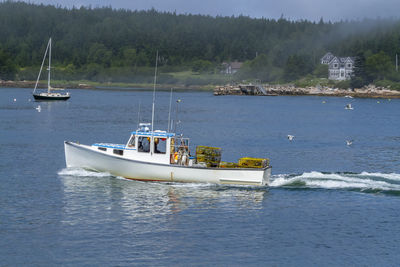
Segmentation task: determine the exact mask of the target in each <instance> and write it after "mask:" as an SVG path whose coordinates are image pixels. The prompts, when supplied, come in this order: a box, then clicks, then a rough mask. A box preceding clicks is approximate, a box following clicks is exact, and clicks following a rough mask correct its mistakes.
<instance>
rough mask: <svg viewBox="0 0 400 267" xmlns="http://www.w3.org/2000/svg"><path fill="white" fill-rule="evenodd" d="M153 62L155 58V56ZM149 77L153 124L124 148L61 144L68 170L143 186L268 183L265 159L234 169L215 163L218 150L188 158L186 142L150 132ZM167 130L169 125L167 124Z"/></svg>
mask: <svg viewBox="0 0 400 267" xmlns="http://www.w3.org/2000/svg"><path fill="white" fill-rule="evenodd" d="M157 58H158V53H157ZM156 73H157V61H156V70H155V75H154V76H155V77H154V90H153V107H152V123H140V124H139V128H138V129H137V130H136V131H133V132H132V133H131V135H130V137H129V140H128V142H127V143H126V144H110V143H95V144H93V145H84V144H80V143H77V142H70V141H65V142H64V149H65V161H66V165H67V167H68V168H74V167H78V168H85V169H89V170H94V171H99V172H108V173H110V174H112V175H115V176H121V177H124V178H127V179H133V180H142V181H163V182H189V183H216V184H241V185H258V186H264V185H268V184H269V179H270V176H271V166H269V161H268V159H253V158H242V159H241V160H239V164H235V163H230V164H227V163H225V164H223V163H221V162H220V159H221V158H220V157H221V154H220V149H218V148H211V147H199V146H198V147H197V148H196V157H193V156H192V155H191V154H190V150H189V138H183V136H182V135H176V134H175V133H171V132H169V131H161V130H154V127H153V126H154V103H155V84H156ZM168 128H169V122H168Z"/></svg>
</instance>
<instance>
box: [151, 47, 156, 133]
mask: <svg viewBox="0 0 400 267" xmlns="http://www.w3.org/2000/svg"><path fill="white" fill-rule="evenodd" d="M157 63H158V50H157V54H156V69H155V70H154V87H153V107H152V112H151V134H153V130H154V103H155V100H156V83H157Z"/></svg>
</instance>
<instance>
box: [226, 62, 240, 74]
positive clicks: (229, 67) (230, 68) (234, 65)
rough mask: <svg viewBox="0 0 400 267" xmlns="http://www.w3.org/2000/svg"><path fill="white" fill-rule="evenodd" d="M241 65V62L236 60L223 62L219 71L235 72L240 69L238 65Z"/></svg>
mask: <svg viewBox="0 0 400 267" xmlns="http://www.w3.org/2000/svg"><path fill="white" fill-rule="evenodd" d="M242 65H243V62H238V61H234V62H224V63H222V71H221V73H224V74H235V73H236V72H237V71H238V70H239V69H240V67H242Z"/></svg>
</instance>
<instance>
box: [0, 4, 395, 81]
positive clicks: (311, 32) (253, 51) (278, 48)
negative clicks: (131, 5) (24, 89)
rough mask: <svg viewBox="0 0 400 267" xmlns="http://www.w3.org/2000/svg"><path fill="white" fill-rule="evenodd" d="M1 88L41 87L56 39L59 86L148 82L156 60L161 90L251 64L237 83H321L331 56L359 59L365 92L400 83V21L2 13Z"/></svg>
mask: <svg viewBox="0 0 400 267" xmlns="http://www.w3.org/2000/svg"><path fill="white" fill-rule="evenodd" d="M0 32H1V34H0V79H28V80H34V79H35V78H36V77H35V75H36V73H37V70H38V68H39V66H40V64H41V60H42V56H43V53H44V51H45V47H46V44H47V41H48V38H49V37H52V38H53V58H52V60H53V63H54V66H55V68H56V69H57V72H56V73H57V74H56V75H58V76H57V78H59V79H66V80H81V79H86V80H96V81H114V82H115V81H122V82H147V81H149V79H151V78H149V77H150V76H151V73H152V68H153V66H154V60H155V54H156V51H157V50H158V51H159V54H160V55H161V58H160V62H159V64H160V65H161V72H162V73H164V74H162V75H161V77H160V78H161V82H169V83H174V82H176V79H177V78H176V77H174V76H173V75H170V74H167V73H173V72H179V71H185V70H193V69H194V70H195V71H197V72H200V73H201V72H203V73H208V74H209V73H216V74H218V73H219V72H220V67H221V63H222V62H224V61H234V60H238V61H243V62H246V63H245V64H244V65H243V67H242V69H241V70H240V71H239V72H238V73H237V74H236V75H234V76H233V77H231V78H230V79H231V80H242V79H261V80H263V81H266V82H274V81H293V80H297V79H299V78H301V77H304V76H306V75H313V76H324V75H326V70H324V69H323V68H324V67H322V66H321V65H320V64H319V59H320V58H321V56H323V55H324V54H325V53H326V52H328V51H330V52H332V53H334V54H335V55H338V56H358V58H359V59H360V60H359V62H361V63H359V67H360V66H361V67H362V69H358V70H357V73H358V76H359V80H358V82H359V83H365V82H371V81H376V80H387V79H389V80H394V81H399V75H398V74H397V73H396V72H395V67H394V64H395V55H396V53H398V54H400V21H398V20H394V19H375V20H362V21H341V22H335V23H331V22H324V21H323V20H322V19H321V21H319V22H310V21H291V20H290V19H285V18H281V19H278V20H273V19H253V18H249V17H245V16H239V17H211V16H201V15H190V14H188V15H179V14H174V13H165V12H157V11H155V10H148V11H129V10H114V9H112V8H90V7H86V8H85V7H82V8H79V9H76V8H73V9H66V8H61V7H54V6H45V5H34V4H28V3H23V2H13V1H6V2H2V3H0Z"/></svg>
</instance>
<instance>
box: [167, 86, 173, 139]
mask: <svg viewBox="0 0 400 267" xmlns="http://www.w3.org/2000/svg"><path fill="white" fill-rule="evenodd" d="M171 105H172V88H171V93H170V95H169V112H168V131H167V133H169V129H170V128H169V125H170V122H171ZM171 126H172V125H171ZM171 128H172V127H171ZM171 130H172V129H171Z"/></svg>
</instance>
